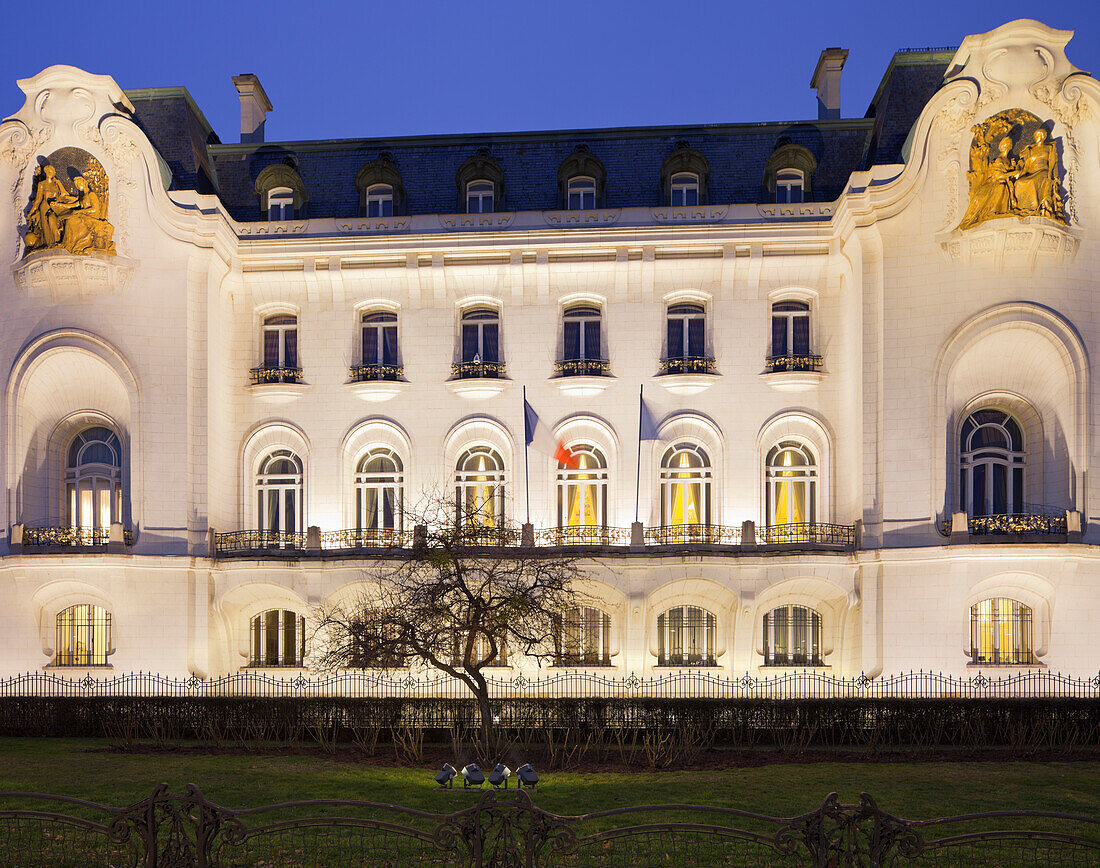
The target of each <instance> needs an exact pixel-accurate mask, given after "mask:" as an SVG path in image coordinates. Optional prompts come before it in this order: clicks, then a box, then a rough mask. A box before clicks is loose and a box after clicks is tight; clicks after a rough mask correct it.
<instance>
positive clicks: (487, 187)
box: [466, 179, 496, 214]
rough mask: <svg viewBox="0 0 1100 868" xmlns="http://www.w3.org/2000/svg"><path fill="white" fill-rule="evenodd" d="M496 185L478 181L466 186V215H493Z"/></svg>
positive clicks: (482, 180) (481, 180) (490, 182)
mask: <svg viewBox="0 0 1100 868" xmlns="http://www.w3.org/2000/svg"><path fill="white" fill-rule="evenodd" d="M495 193H496V185H495V184H494V183H493V182H492V181H486V180H484V179H478V180H476V181H470V183H469V184H467V185H466V213H467V214H492V213H493V200H494V198H495Z"/></svg>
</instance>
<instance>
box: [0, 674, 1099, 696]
mask: <svg viewBox="0 0 1100 868" xmlns="http://www.w3.org/2000/svg"><path fill="white" fill-rule="evenodd" d="M488 681H489V688H490V694H491V695H492V697H493V698H494V699H499V700H521V699H534V698H549V699H553V698H573V697H597V698H605V699H614V698H630V699H804V698H810V699H934V698H944V699H1025V698H1033V697H1045V698H1077V699H1100V674H1097V675H1094V676H1091V677H1088V676H1085V677H1075V676H1070V675H1062V674H1059V673H1056V672H1049V671H1047V670H1044V669H1035V670H1029V671H1027V672H1019V673H1015V674H1012V675H998V674H992V675H991V674H986V673H983V672H977V673H975V674H974V675H971V676H968V677H957V676H953V675H946V674H943V673H939V672H923V671H922V672H906V673H900V674H897V675H891V676H885V677H883V676H880V677H878V678H868V677H867V676H864V675H860V676H858V677H856V678H841V677H838V676H835V675H830V674H827V673H823V672H818V671H813V670H798V671H787V672H783V673H781V674H776V675H771V676H766V677H756V676H753V675H750V674H745V675H743V676H741V677H739V678H738V677H729V676H725V675H719V674H714V673H709V672H703V671H698V670H690V669H683V670H677V671H674V672H667V673H662V674H660V675H658V676H650V677H641V676H638V675H625V676H622V675H615V674H608V673H605V672H600V671H599V670H595V671H585V670H583V669H578V670H570V671H568V672H559V673H554V674H551V675H546V676H544V677H541V678H528V677H526V676H524V675H522V674H521V675H516V676H514V677H510V678H504V677H490V678H489V679H488ZM5 696H85V697H89V696H180V697H236V696H243V697H333V696H337V697H351V698H355V697H371V698H394V699H402V698H439V699H468V698H469V697H470V694H469V691H468V689H467V688H466V687H465V686H464V685H463V684H462V683H461V682H460V681H458V680H457V679H454V678H451V677H450V676H448V675H444V674H435V673H422V674H412V673H410V674H406V675H403V676H402V675H396V674H391V673H387V672H384V671H378V672H372V671H351V672H337V673H332V674H312V675H309V676H307V675H304V674H301V673H296V674H290V673H287V674H282V675H281V674H278V673H275V674H273V673H272V672H270V671H267V672H237V673H232V674H228V675H223V676H220V677H213V678H198V677H196V676H194V675H192V676H189V677H186V678H173V677H169V676H165V675H158V674H156V673H152V672H131V673H128V674H123V675H117V676H113V677H104V678H93V677H92V676H91V675H84V676H82V677H67V676H65V675H63V674H58V673H57V671H56V670H54V671H51V672H28V673H25V674H22V675H15V676H12V677H10V678H6V679H3V680H0V697H5Z"/></svg>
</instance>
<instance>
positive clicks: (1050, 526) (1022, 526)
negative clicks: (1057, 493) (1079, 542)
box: [948, 512, 1066, 536]
mask: <svg viewBox="0 0 1100 868" xmlns="http://www.w3.org/2000/svg"><path fill="white" fill-rule="evenodd" d="M967 524H968V525H969V529H970V533H971V534H972V535H974V536H1011V535H1017V536H1018V535H1023V534H1044V535H1053V536H1065V534H1066V514H1065V513H1064V512H1063V513H1061V514H1060V515H1046V514H1035V513H1020V514H1017V515H972V516H970V517H969V518H968V519H967ZM948 529H949V530H950V527H949V528H948Z"/></svg>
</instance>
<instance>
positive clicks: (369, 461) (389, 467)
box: [355, 448, 405, 531]
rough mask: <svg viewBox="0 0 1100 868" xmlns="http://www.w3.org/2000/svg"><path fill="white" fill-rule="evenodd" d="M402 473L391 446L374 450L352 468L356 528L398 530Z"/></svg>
mask: <svg viewBox="0 0 1100 868" xmlns="http://www.w3.org/2000/svg"><path fill="white" fill-rule="evenodd" d="M404 479H405V475H404V472H403V468H402V466H401V459H400V458H398V457H397V454H396V453H395V452H394V451H393V450H392V449H384V448H383V449H375V450H373V451H371V452H369V453H367V454H366V455H364V456H363V458H362V459H361V460H360V461H359V466H358V467H357V468H356V470H355V514H356V516H357V518H356V525H355V526H356V528H357V529H358V530H359V531H400V530H401V528H402V524H403V521H402V519H403V514H404V508H405V500H404V498H405V486H404Z"/></svg>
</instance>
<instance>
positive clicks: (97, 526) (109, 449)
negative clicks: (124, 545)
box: [65, 426, 122, 531]
mask: <svg viewBox="0 0 1100 868" xmlns="http://www.w3.org/2000/svg"><path fill="white" fill-rule="evenodd" d="M65 504H66V512H67V515H68V525H69V527H71V528H73V529H76V530H88V531H95V530H109V529H110V527H111V524H112V523H115V522H121V521H122V446H121V444H120V443H119V440H118V437H117V435H116V434H115V433H114V432H113V431H111V430H109V429H107V428H103V427H98V426H97V427H95V428H86V429H85V430H83V431H81V432H80V433H79V434H77V435H76V437H75V438H74V439H73V442H72V444H71V445H70V446H69V458H68V462H67V466H66V468H65Z"/></svg>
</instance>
